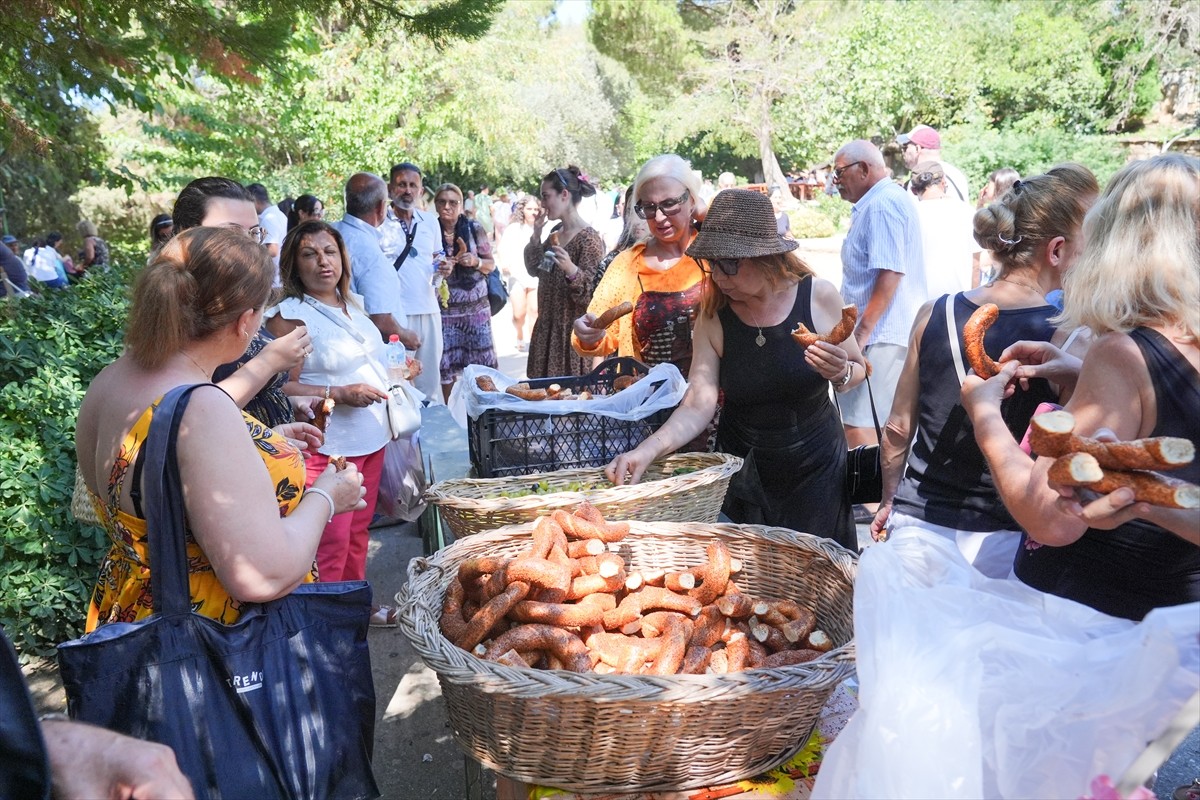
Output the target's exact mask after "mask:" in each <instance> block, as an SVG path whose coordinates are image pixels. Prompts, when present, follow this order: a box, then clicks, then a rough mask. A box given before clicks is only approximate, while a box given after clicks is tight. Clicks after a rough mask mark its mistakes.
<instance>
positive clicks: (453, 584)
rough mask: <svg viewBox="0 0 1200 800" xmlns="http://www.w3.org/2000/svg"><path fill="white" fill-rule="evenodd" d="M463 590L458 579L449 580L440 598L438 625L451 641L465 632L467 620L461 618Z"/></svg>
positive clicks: (459, 637)
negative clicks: (440, 611) (443, 594)
mask: <svg viewBox="0 0 1200 800" xmlns="http://www.w3.org/2000/svg"><path fill="white" fill-rule="evenodd" d="M464 595H465V590H464V589H463V585H462V583H460V582H459V581H458V579H454V580H452V581H450V585H449V586H447V587H446V596H445V597H444V598H442V615H441V617H440V618H439V619H438V627H440V628H441V629H442V635H443V636H445V637H446V638H447V639H449V640H450V641H452V642H458V641H459V640H460V639H461V638H462V635H463V633H465V632H466V628H467V621H466V620H465V619H463V613H462V606H463V598H464Z"/></svg>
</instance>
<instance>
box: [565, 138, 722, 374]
mask: <svg viewBox="0 0 1200 800" xmlns="http://www.w3.org/2000/svg"><path fill="white" fill-rule="evenodd" d="M700 190H701V185H700V179H699V178H698V177H696V173H695V172H694V171H693V170H692V168H691V165H690V164H688V162H686V161H684V160H683V159H682V158H680V157H679V156H677V155H673V154H667V155H661V156H656V157H654V158H652V159H650V160H649V161H647V162H646V163H645V164H644V165H643V166H642V168H641V170H639V171H638V174H637V178H636V179H635V180H634V183H633V198H634V201H635V202H634V206H633V210H634V213H636V214H637V215H638V217H640V218H641V219H644V220H646V224H647V226H648V227H649V229H650V237H649V239H647V240H646V241H645V242H642V243H639V244H635V245H634V246H633V247H630V248H629V249H628V250H626V251H625V252H623V253H621V254H620V255H619V256H617V257H616V259H615V260H613V262H612V263H611V264H610V265H609V267H608V270H607V271H606V272H605V273H604V277H603V278H601V279H600V283H599V284H597V286H596V289H595V291H594V292H593V293H592V300H591V303H589V304H588V310H587V313H586V314H584V315H583V316H581V317H579V318H578V319H576V320H575V324H574V333H573V334H572V337H571V344H572V345H573V346H574V348H575V352H577V353H579V355H581V356H584V357H595V356H600V357H606V356H610V355H618V356H633V357H634V358H636V359H638V360H639V361H642V362H644V363H646V364H650V365H654V364H659V363H663V362H671V363H673V364H675V366H677V367H679V370H680V372H682V373H683V374H684V375H687V374H688V369H689V367H690V366H691V361H692V328H693V327H694V325H695V323H696V312H697V310H698V309H699V307H700V298H701V295H702V293H703V286H704V275H703V273H701V271H700V265H699V264H698V263H697V262H696V259H694V258H692V257H691V256H690V255H688V254H687V252H686V251H687V248H688V245H690V244H691V242H692V239H693V238H695V235H696V227H695V221H696V219H698V218H701V217H702V216H703V214H704V207H703V205H702V201H701V199H700ZM624 301H629V302H630V303H632V304H633V313H632V314H630V315H628V316H625V317H622V318H621V319H619V320H617V321H616V322H614V323H613V324H612V325H610V326H609V327H608V328H607V329H604V330H597V329H596V328H593V327H592V326H591V323H593V322H594V321H595V320H596V317H598V316H600V315H601V314H603V313H604V312H605V311H607V310H608V309H610V308H612V307H613V306H616V305H619V304H620V303H622V302H624Z"/></svg>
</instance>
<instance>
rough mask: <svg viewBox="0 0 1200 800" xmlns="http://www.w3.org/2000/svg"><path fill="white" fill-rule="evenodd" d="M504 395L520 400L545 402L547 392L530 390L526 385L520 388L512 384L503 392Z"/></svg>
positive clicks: (518, 385)
mask: <svg viewBox="0 0 1200 800" xmlns="http://www.w3.org/2000/svg"><path fill="white" fill-rule="evenodd" d="M504 393H505V394H511V395H512V396H513V397H519V398H520V399H522V400H545V399H546V397H547V396H548V395H547V392H546V390H545V389H530V388H529V387H528V385H526V387H525V388H521V387H520V384H513V385H512V386H509V387H508V388H507V389H505V390H504Z"/></svg>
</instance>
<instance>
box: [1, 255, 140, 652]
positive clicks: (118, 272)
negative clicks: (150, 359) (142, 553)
mask: <svg viewBox="0 0 1200 800" xmlns="http://www.w3.org/2000/svg"><path fill="white" fill-rule="evenodd" d="M114 256H115V258H114V260H116V261H117V262H118V263H120V264H131V263H139V259H138V257H136V256H131V255H128V254H120V253H117V254H114ZM142 258H144V256H142ZM130 278H131V272H130V271H129V270H128V269H127V268H122V267H120V266H117V267H114V268H113V269H112V270H111V271H110V272H108V273H102V274H95V275H89V277H88V278H87V280H85V281H83V282H82V283H80V284H77V285H75V286H72V287H71V288H69V289H66V290H63V291H52V290H45V291H44V292H43V293H42V295H41V296H38V297H31V298H27V299H24V300H20V301H16V302H14V303H11V304H10V303H0V626H2V627H3V628H4V629H5V631H6V632H7V633H8V635H9V637H10V638H11V639H12V640H13V642H14V643H15V644H16V646H17V648H18V650H20V651H21V653H22V655H23V656H24V657H29V656H33V655H49V654H51V653H52V651H53V647H54V645H55V644H56V643H57V642H61V641H64V640H66V639H70V638H72V637H74V636H77V635H79V633H81V632H82V630H83V623H84V620H85V618H86V614H87V603H88V599H89V595H90V593H91V589H92V586H93V585H94V584H95V580H96V573H97V570H98V568H99V565H100V562H101V560H102V559H103V557H104V554H105V552H106V551H107V549H108V546H107V542H108V540H107V538H106V536H105V534H104V532H103V531H102V530H101V529H100V528H97V527H93V526H87V525H83V524H82V523H79V522H77V521H76V520H75V518H74V517H73V516H72V515H71V494H72V490H73V488H74V485H75V480H74V479H75V419H76V416H77V414H78V411H79V405H80V403H81V402H82V400H83V395H84V393H85V392H86V391H87V387H88V384H89V383H90V382H91V380H92V378H93V377H94V376H95V374H96V373H97V372H99V371H100V370H101V369H102V368H103V367H104V366H105V365H107V364H108V363H110V362H111V361H113V360H114V359H116V357H117V356H118V355H120V352H121V346H122V339H123V333H122V331H123V328H124V325H125V317H126V313H127V310H128V307H129V303H128V290H127V286H128V284H129V281H130Z"/></svg>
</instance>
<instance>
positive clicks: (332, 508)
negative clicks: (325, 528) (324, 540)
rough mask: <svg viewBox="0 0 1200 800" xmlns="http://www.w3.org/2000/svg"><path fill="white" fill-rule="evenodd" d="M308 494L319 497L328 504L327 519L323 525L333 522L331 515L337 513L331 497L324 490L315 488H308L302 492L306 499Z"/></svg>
mask: <svg viewBox="0 0 1200 800" xmlns="http://www.w3.org/2000/svg"><path fill="white" fill-rule="evenodd" d="M310 494H315V495H320V496H321V497H324V498H325V502H327V503H329V519H327V520H326V521H325V524H326V525H328V524H329V523H330V522H333V515H334V514H335V513H336V512H337V506H336V505H335V504H334V502H333V495H331V494H330V493H329V492H327V491H325V490H324V489H318V488H317V487H316V486H310V487H308V488H307V489H305V490H304V496H305V497H308V496H309V495H310Z"/></svg>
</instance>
